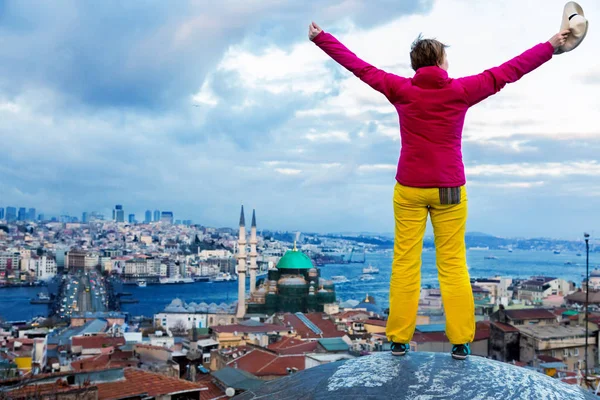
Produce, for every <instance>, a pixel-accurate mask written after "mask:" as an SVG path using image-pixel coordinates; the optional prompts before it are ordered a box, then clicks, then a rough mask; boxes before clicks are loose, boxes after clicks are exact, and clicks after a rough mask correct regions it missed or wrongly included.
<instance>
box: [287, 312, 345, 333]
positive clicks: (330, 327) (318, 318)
mask: <svg viewBox="0 0 600 400" xmlns="http://www.w3.org/2000/svg"><path fill="white" fill-rule="evenodd" d="M304 315H305V316H306V318H308V320H309V321H310V322H312V323H313V324H315V325H316V326H317V327H318V328H319V329H320V330H321V331H322V332H323V334H322V335H317V334H316V333H314V332H313V331H312V330H311V329H310V328H309V327H308V326H306V325H305V324H304V322H302V321H301V320H300V318H298V317H297V316H296V315H295V314H283V324H284V325H285V326H291V327H292V328H293V329H294V330H295V331H296V332H297V333H298V335H299V336H300V337H301V338H302V339H321V338H334V337H343V336H345V335H346V333H345V332H342V331H339V330H338V329H337V326H336V325H335V324H334V323H333V321H331V320H330V319H329V317H328V316H327V314H324V313H309V314H304ZM324 316H325V317H326V318H323V317H324Z"/></svg>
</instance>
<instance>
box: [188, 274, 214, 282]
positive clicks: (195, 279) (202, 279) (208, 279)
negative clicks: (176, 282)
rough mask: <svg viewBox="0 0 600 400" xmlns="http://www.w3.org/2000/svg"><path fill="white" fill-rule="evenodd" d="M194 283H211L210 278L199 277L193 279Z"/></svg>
mask: <svg viewBox="0 0 600 400" xmlns="http://www.w3.org/2000/svg"><path fill="white" fill-rule="evenodd" d="M192 279H193V280H194V282H210V276H204V275H197V276H194V277H192Z"/></svg>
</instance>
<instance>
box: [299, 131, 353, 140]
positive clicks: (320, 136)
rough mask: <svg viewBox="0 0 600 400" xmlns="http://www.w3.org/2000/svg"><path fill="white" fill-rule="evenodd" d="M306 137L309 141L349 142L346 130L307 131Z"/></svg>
mask: <svg viewBox="0 0 600 400" xmlns="http://www.w3.org/2000/svg"><path fill="white" fill-rule="evenodd" d="M306 138H307V139H308V140H310V141H311V142H349V141H350V136H349V135H348V132H341V131H332V132H323V133H316V132H315V133H307V134H306Z"/></svg>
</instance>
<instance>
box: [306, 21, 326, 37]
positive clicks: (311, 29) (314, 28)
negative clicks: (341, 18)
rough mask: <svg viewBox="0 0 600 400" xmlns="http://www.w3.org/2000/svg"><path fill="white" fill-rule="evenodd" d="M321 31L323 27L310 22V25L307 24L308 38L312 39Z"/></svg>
mask: <svg viewBox="0 0 600 400" xmlns="http://www.w3.org/2000/svg"><path fill="white" fill-rule="evenodd" d="M322 31H323V29H321V27H320V26H319V25H317V24H315V23H314V22H312V23H311V24H310V25H308V38H309V39H310V40H314V39H315V38H316V37H317V35H318V34H319V33H321V32H322Z"/></svg>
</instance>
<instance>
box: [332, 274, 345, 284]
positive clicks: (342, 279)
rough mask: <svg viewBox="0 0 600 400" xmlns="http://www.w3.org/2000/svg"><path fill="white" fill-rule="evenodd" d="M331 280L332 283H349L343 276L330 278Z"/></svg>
mask: <svg viewBox="0 0 600 400" xmlns="http://www.w3.org/2000/svg"><path fill="white" fill-rule="evenodd" d="M331 280H332V281H333V283H346V282H349V280H348V278H346V277H345V276H344V275H336V276H332V277H331Z"/></svg>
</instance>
